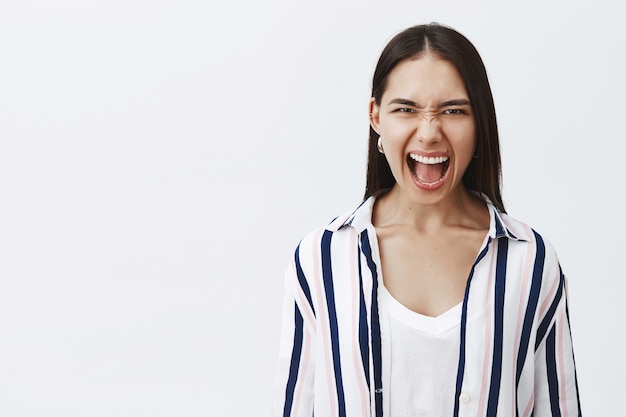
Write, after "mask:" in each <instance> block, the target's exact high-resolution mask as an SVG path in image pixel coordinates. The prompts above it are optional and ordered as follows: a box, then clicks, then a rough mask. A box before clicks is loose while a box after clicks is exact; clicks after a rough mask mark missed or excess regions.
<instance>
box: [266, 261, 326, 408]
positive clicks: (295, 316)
mask: <svg viewBox="0 0 626 417" xmlns="http://www.w3.org/2000/svg"><path fill="white" fill-rule="evenodd" d="M314 321H315V311H314V308H313V304H312V302H311V292H310V289H309V285H308V282H307V278H306V276H305V274H304V272H303V270H302V267H301V264H300V259H299V251H298V249H297V250H296V253H295V256H294V259H293V261H292V262H291V263H290V264H289V267H288V268H287V272H286V274H285V288H284V299H283V312H282V324H281V336H280V345H279V354H278V366H277V371H276V381H275V389H274V399H273V406H272V417H279V416H280V417H287V416H289V417H298V416H307V417H310V416H312V415H313V385H314V371H315V367H314V360H313V358H314V355H313V348H314V347H313V340H314V336H315V326H314Z"/></svg>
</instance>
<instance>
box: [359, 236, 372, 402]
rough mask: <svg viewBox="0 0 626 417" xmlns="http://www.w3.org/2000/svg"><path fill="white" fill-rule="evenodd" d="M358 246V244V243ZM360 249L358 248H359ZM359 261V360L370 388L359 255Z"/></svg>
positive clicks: (363, 294)
mask: <svg viewBox="0 0 626 417" xmlns="http://www.w3.org/2000/svg"><path fill="white" fill-rule="evenodd" d="M359 246H360V245H359ZM359 249H360V248H359ZM358 262H359V348H360V349H361V362H362V363H363V371H364V372H365V380H366V381H367V388H368V392H369V388H370V357H369V342H368V341H369V330H368V328H367V309H366V307H365V293H364V292H363V274H362V273H361V255H360V253H359V255H358Z"/></svg>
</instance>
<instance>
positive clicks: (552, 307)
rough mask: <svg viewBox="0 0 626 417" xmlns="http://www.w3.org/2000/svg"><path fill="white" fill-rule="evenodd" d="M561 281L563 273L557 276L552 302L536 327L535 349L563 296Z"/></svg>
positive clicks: (562, 280)
mask: <svg viewBox="0 0 626 417" xmlns="http://www.w3.org/2000/svg"><path fill="white" fill-rule="evenodd" d="M563 282H564V279H563V275H562V274H561V276H560V278H559V288H558V289H557V290H556V294H555V295H554V299H553V300H552V304H550V308H549V309H548V311H547V312H546V315H545V317H544V318H543V320H541V323H540V324H539V327H538V328H537V339H536V340H535V350H537V349H538V348H539V345H540V344H541V341H542V340H543V338H544V337H545V335H546V333H547V331H548V327H550V323H551V322H552V319H553V318H554V314H555V313H556V308H557V307H558V305H559V302H560V301H561V297H562V296H563Z"/></svg>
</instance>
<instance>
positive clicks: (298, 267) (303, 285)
mask: <svg viewBox="0 0 626 417" xmlns="http://www.w3.org/2000/svg"><path fill="white" fill-rule="evenodd" d="M294 257H295V261H296V275H297V276H298V282H299V283H300V288H302V292H304V295H305V297H306V299H307V301H308V302H309V305H310V306H311V310H312V311H313V316H315V307H313V299H312V298H311V289H310V288H309V284H308V283H307V282H306V278H305V276H304V272H303V271H302V265H300V245H298V247H297V248H296V254H295V256H294Z"/></svg>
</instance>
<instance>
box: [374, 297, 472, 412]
mask: <svg viewBox="0 0 626 417" xmlns="http://www.w3.org/2000/svg"><path fill="white" fill-rule="evenodd" d="M381 296H382V297H385V298H386V301H387V305H388V313H389V324H390V336H391V380H390V389H389V402H390V412H391V417H422V416H424V417H440V416H441V417H448V416H451V415H453V413H454V392H455V385H456V373H457V364H458V360H459V329H460V324H461V307H462V304H460V303H459V304H458V305H456V306H455V307H452V308H451V309H450V310H448V311H447V312H445V313H443V314H442V315H440V316H438V317H429V316H424V315H422V314H419V313H416V312H414V311H412V310H410V309H408V308H407V307H405V306H404V305H403V304H401V303H400V302H398V301H397V300H396V299H395V298H393V296H392V295H391V294H390V293H389V292H388V291H387V289H386V288H385V287H382V288H381Z"/></svg>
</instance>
